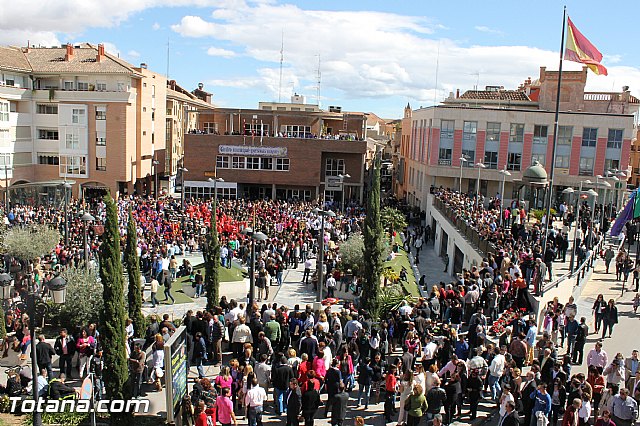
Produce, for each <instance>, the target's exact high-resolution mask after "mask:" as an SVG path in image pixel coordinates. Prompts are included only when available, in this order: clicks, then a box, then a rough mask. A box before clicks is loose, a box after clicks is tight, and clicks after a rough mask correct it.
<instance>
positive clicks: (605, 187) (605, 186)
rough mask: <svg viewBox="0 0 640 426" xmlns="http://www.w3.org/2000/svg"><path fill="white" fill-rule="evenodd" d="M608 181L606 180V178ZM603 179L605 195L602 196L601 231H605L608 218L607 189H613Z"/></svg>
mask: <svg viewBox="0 0 640 426" xmlns="http://www.w3.org/2000/svg"><path fill="white" fill-rule="evenodd" d="M604 179H606V178H604ZM604 179H603V182H602V186H603V187H604V194H602V211H601V212H600V230H604V222H605V220H606V218H607V214H606V208H607V189H609V188H611V184H610V183H609V182H607V181H606V180H604Z"/></svg>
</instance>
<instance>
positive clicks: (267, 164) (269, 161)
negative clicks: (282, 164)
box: [260, 157, 273, 170]
mask: <svg viewBox="0 0 640 426" xmlns="http://www.w3.org/2000/svg"><path fill="white" fill-rule="evenodd" d="M260 169H262V170H273V158H271V157H262V158H261V159H260Z"/></svg>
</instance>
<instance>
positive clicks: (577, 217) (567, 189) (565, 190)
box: [562, 179, 591, 273]
mask: <svg viewBox="0 0 640 426" xmlns="http://www.w3.org/2000/svg"><path fill="white" fill-rule="evenodd" d="M585 183H586V184H587V185H590V184H591V181H590V180H589V179H587V180H584V181H580V189H579V191H578V197H577V200H576V206H577V208H576V210H577V212H576V229H575V230H574V231H573V247H572V249H571V260H570V261H569V273H572V272H573V265H574V262H575V258H576V248H577V247H576V239H577V236H578V228H579V227H580V194H581V193H582V184H585ZM574 192H575V190H574V189H573V188H566V189H564V190H563V191H562V193H563V194H573V193H574Z"/></svg>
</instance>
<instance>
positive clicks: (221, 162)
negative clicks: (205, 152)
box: [216, 155, 229, 169]
mask: <svg viewBox="0 0 640 426" xmlns="http://www.w3.org/2000/svg"><path fill="white" fill-rule="evenodd" d="M216 168H217V169H228V168H229V156H228V155H218V156H216Z"/></svg>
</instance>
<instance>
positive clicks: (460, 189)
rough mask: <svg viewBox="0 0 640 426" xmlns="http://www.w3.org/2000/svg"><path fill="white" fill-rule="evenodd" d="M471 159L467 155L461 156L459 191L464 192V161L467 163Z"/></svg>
mask: <svg viewBox="0 0 640 426" xmlns="http://www.w3.org/2000/svg"><path fill="white" fill-rule="evenodd" d="M468 161H469V160H467V157H465V156H464V155H463V156H462V157H460V183H459V184H458V186H459V187H458V192H460V193H461V194H462V164H463V163H467V162H468Z"/></svg>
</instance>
